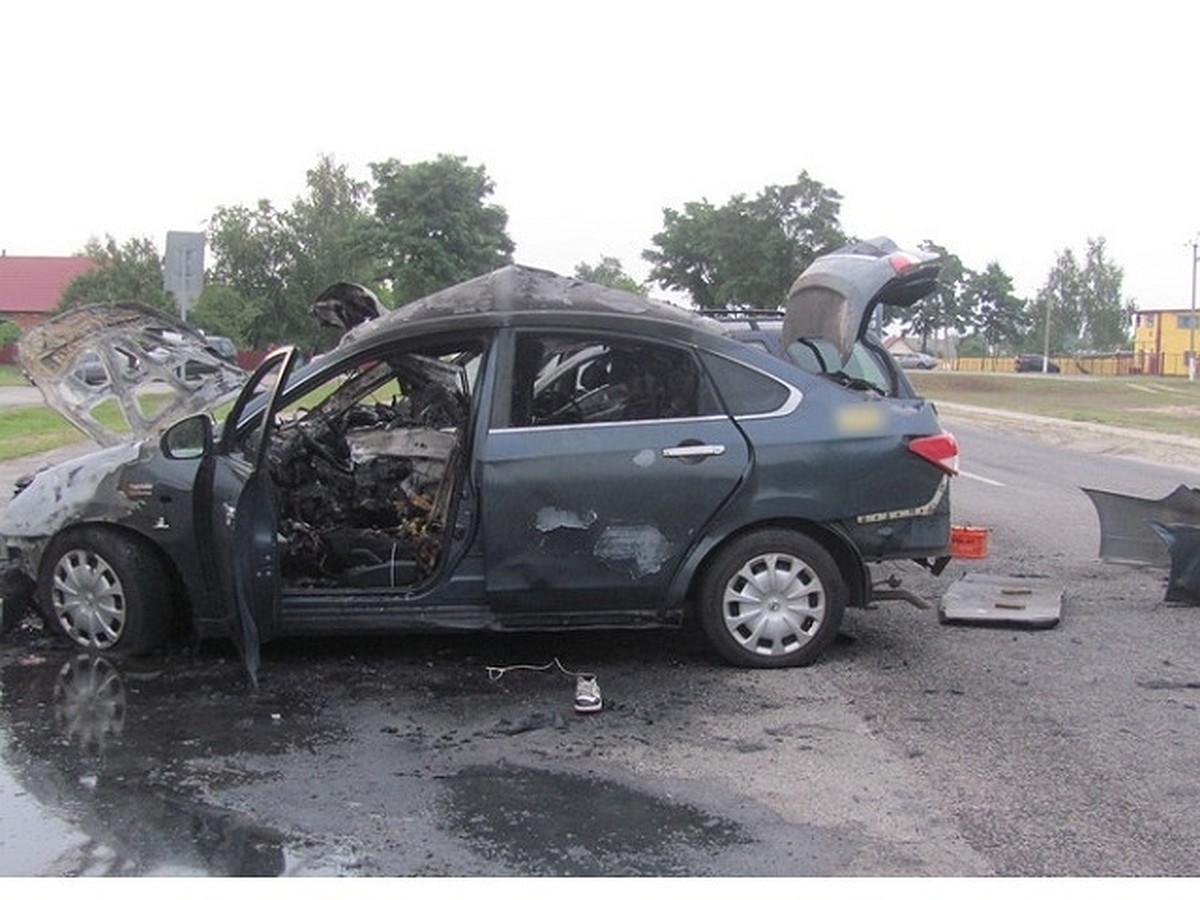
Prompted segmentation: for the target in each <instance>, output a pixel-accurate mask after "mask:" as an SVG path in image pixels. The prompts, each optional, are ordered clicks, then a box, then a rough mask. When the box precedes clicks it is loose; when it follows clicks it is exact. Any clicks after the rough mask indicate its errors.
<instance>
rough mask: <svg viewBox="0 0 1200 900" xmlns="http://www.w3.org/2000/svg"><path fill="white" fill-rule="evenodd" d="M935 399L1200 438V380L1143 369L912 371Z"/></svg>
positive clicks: (917, 384)
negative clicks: (1124, 372) (1095, 372)
mask: <svg viewBox="0 0 1200 900" xmlns="http://www.w3.org/2000/svg"><path fill="white" fill-rule="evenodd" d="M909 377H910V380H911V381H912V382H913V385H914V386H915V387H916V389H917V390H918V391H919V392H920V393H921V394H923V395H924V396H926V397H928V398H929V399H931V400H934V401H938V400H940V401H943V402H945V403H964V404H967V405H970V406H982V407H988V408H993V409H1003V410H1011V411H1014V412H1025V413H1033V414H1035V415H1039V416H1051V417H1053V418H1057V419H1068V420H1071V421H1074V422H1098V423H1100V424H1104V425H1117V426H1120V427H1123V428H1138V429H1142V430H1145V431H1157V432H1161V433H1163V434H1176V435H1181V436H1185V437H1196V438H1200V382H1189V381H1187V380H1186V379H1183V378H1157V377H1151V376H1144V375H1131V376H1125V377H1112V378H1106V377H1084V376H1066V375H1041V374H1030V375H998V374H987V373H974V372H910V373H909Z"/></svg>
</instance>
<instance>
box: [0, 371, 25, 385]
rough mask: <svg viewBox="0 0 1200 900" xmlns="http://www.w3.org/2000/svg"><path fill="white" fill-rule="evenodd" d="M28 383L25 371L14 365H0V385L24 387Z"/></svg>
mask: <svg viewBox="0 0 1200 900" xmlns="http://www.w3.org/2000/svg"><path fill="white" fill-rule="evenodd" d="M28 384H29V380H28V379H27V378H26V377H25V373H24V372H22V371H21V370H20V369H18V368H17V367H16V366H0V387H24V386H26V385H28Z"/></svg>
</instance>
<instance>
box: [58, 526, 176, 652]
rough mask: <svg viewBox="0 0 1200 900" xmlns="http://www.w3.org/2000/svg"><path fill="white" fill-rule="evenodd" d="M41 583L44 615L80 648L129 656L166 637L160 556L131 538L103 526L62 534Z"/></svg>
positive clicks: (167, 608) (166, 592)
mask: <svg viewBox="0 0 1200 900" xmlns="http://www.w3.org/2000/svg"><path fill="white" fill-rule="evenodd" d="M39 582H40V585H39V587H40V590H39V594H40V597H39V599H40V600H41V603H42V608H43V610H44V611H45V613H46V618H47V619H48V620H49V622H50V624H51V625H52V626H53V628H54V629H55V630H56V631H58V632H59V633H60V634H62V635H64V636H65V637H67V638H69V639H70V640H71V641H73V642H74V643H76V644H78V645H79V646H81V647H85V648H87V649H88V650H101V651H106V652H112V653H119V654H130V655H133V654H138V653H145V652H147V651H149V650H153V649H154V648H155V647H157V646H159V645H160V644H162V643H163V642H164V641H166V638H167V634H168V630H169V627H170V621H171V593H170V581H169V579H168V578H167V575H166V572H165V571H164V569H163V565H162V562H161V561H160V560H159V558H158V557H157V556H156V555H155V554H154V552H153V551H152V550H151V549H150V548H148V547H147V546H146V545H145V544H143V543H142V542H141V541H138V540H137V539H135V538H129V537H125V536H123V535H121V534H120V533H118V532H115V531H112V530H109V529H105V528H79V529H75V530H73V531H70V532H67V533H66V534H63V535H60V536H59V537H57V538H56V539H55V540H54V542H53V544H52V545H51V546H50V547H49V549H48V550H47V553H46V557H45V560H44V562H43V567H42V577H41V578H40V579H39Z"/></svg>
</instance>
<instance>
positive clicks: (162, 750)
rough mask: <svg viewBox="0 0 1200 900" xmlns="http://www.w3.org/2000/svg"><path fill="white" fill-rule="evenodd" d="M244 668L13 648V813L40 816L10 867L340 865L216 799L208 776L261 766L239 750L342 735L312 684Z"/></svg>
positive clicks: (7, 714) (0, 661)
mask: <svg viewBox="0 0 1200 900" xmlns="http://www.w3.org/2000/svg"><path fill="white" fill-rule="evenodd" d="M236 671H237V670H236V669H235V668H234V667H233V666H232V665H230V664H224V663H213V662H201V663H199V664H196V663H189V662H187V661H171V662H169V663H164V664H162V665H160V666H158V667H154V666H152V665H150V664H147V663H144V662H142V663H137V664H131V665H129V666H127V667H126V666H123V667H121V668H118V667H117V666H116V665H115V664H113V663H112V662H110V661H108V660H106V659H103V658H99V657H93V656H89V655H87V654H77V655H75V654H72V653H70V652H59V651H52V652H37V651H28V652H21V651H18V652H17V653H16V654H5V655H4V656H3V657H0V763H2V766H3V770H4V771H3V773H2V774H3V778H0V787H3V790H0V819H5V820H9V821H24V822H27V823H32V824H33V825H36V827H32V828H30V829H29V830H28V831H26V830H24V829H22V830H19V831H18V830H14V829H7V828H6V829H5V832H4V834H3V844H2V845H0V875H10V874H23V875H38V874H48V875H113V874H115V875H160V874H183V875H205V874H207V875H229V876H241V875H280V874H285V873H288V872H296V871H298V870H300V871H303V872H304V873H305V874H318V873H319V874H337V873H336V872H321V868H320V867H319V866H316V865H313V864H311V863H309V862H308V861H305V860H303V859H301V858H300V857H299V856H298V855H297V854H296V852H295V850H294V848H292V847H290V846H289V844H288V839H287V836H286V835H283V834H281V833H279V832H277V831H275V830H273V829H269V828H264V827H262V826H260V825H258V824H257V823H255V822H253V821H251V820H249V819H248V818H246V817H244V816H242V815H240V814H238V813H236V812H234V811H232V810H228V809H223V808H220V807H217V806H214V805H212V804H209V803H206V802H205V799H204V789H205V788H208V787H213V786H217V785H220V784H222V783H226V784H228V783H235V782H236V781H237V780H239V779H243V780H244V779H246V778H249V777H261V776H251V775H248V774H247V773H246V772H245V771H242V770H241V769H240V768H239V767H238V766H237V765H236V761H235V760H232V759H231V757H234V756H235V755H236V754H238V753H255V754H259V755H266V756H271V755H275V754H281V753H284V752H289V751H293V750H296V749H298V748H302V747H305V746H309V747H311V746H313V745H315V744H316V743H317V742H319V741H320V740H323V739H325V738H328V737H331V736H334V734H335V732H334V731H333V730H332V729H331V728H330V726H328V725H326V724H324V723H323V721H322V719H321V717H320V715H319V711H313V710H311V709H310V710H309V711H305V707H306V702H305V701H306V699H307V698H306V697H305V696H304V695H303V693H302V692H300V693H299V694H297V692H296V691H295V689H294V688H292V689H291V692H290V693H288V692H283V693H270V692H259V693H251V692H246V691H242V690H240V689H239V688H238V687H237V682H238V678H234V679H231V677H230V676H231V674H232V673H234V672H236ZM238 677H239V678H240V676H238ZM10 832H11V833H10ZM34 851H36V852H34ZM33 867H36V868H33Z"/></svg>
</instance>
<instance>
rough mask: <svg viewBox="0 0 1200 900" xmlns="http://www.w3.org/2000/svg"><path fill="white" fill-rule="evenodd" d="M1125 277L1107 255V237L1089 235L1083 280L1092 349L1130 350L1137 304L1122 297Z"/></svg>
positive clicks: (1086, 330)
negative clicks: (1093, 237)
mask: <svg viewBox="0 0 1200 900" xmlns="http://www.w3.org/2000/svg"><path fill="white" fill-rule="evenodd" d="M1124 277H1125V273H1124V272H1123V271H1122V269H1121V267H1120V266H1117V265H1116V264H1114V263H1112V262H1110V261H1109V260H1107V259H1106V258H1105V240H1104V238H1102V237H1101V238H1095V239H1091V238H1089V239H1088V245H1087V252H1086V253H1085V254H1084V263H1083V271H1082V272H1080V279H1079V281H1080V292H1081V302H1082V304H1083V309H1084V311H1085V319H1084V333H1083V343H1084V346H1086V347H1088V348H1090V349H1092V350H1125V349H1128V347H1129V339H1130V338H1129V323H1130V321H1132V319H1133V313H1134V303H1133V301H1132V300H1126V299H1124V298H1123V297H1122V296H1121V282H1122V280H1123V279H1124Z"/></svg>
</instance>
